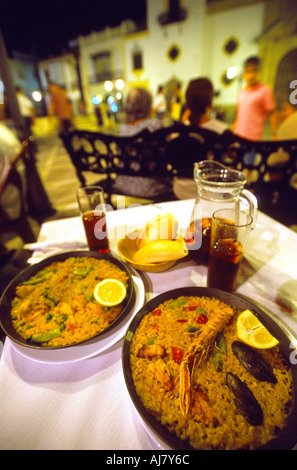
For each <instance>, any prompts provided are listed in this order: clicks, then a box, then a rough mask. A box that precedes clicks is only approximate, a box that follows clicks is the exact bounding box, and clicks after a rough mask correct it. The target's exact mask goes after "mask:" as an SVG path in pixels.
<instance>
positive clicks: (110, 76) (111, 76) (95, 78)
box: [88, 70, 123, 85]
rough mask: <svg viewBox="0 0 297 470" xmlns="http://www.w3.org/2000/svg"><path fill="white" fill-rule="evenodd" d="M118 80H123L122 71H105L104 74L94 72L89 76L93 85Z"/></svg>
mask: <svg viewBox="0 0 297 470" xmlns="http://www.w3.org/2000/svg"><path fill="white" fill-rule="evenodd" d="M118 78H123V71H122V70H113V71H108V70H107V71H104V72H94V73H92V74H90V75H89V77H88V82H89V84H91V85H93V84H94V83H101V82H105V81H106V80H117V79H118Z"/></svg>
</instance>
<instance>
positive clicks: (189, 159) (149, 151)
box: [61, 125, 218, 184]
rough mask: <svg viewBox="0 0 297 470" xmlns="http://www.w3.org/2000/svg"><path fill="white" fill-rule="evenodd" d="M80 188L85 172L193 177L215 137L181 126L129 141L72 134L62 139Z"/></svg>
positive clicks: (81, 132) (96, 134) (145, 133)
mask: <svg viewBox="0 0 297 470" xmlns="http://www.w3.org/2000/svg"><path fill="white" fill-rule="evenodd" d="M61 138H62V140H63V143H64V146H65V148H66V150H67V152H68V154H69V156H70V158H71V160H72V163H73V164H74V166H75V169H76V172H77V176H78V178H79V180H80V182H81V184H85V178H84V176H83V174H82V173H83V172H84V171H92V172H94V173H98V174H105V175H109V174H112V173H115V174H126V175H129V176H135V175H137V176H146V177H150V176H151V177H154V176H161V175H163V176H171V177H173V176H183V177H189V178H192V177H193V163H194V162H195V161H198V160H201V159H204V158H206V156H207V152H208V151H209V147H210V146H211V145H215V142H216V141H217V139H218V136H217V134H215V133H213V132H211V131H208V130H205V129H197V128H192V127H188V126H183V125H175V126H171V127H167V128H162V129H159V130H157V131H155V132H153V133H151V132H149V131H148V130H143V131H142V132H140V133H138V134H136V135H134V136H129V137H122V136H118V135H109V134H105V133H101V132H90V131H85V130H74V131H72V132H71V133H69V134H67V135H64V136H61Z"/></svg>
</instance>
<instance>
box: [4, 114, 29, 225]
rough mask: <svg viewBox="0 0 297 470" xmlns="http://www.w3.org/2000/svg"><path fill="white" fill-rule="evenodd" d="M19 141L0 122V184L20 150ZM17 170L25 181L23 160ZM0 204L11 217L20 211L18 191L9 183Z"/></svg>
mask: <svg viewBox="0 0 297 470" xmlns="http://www.w3.org/2000/svg"><path fill="white" fill-rule="evenodd" d="M21 147H22V145H21V142H20V140H19V139H18V137H17V136H16V134H15V133H14V132H13V131H12V130H11V129H9V128H8V127H7V126H6V125H5V124H4V122H0V185H1V183H2V182H3V181H4V179H5V178H6V176H7V174H8V171H9V169H10V162H11V160H13V159H14V158H15V157H16V156H17V154H18V153H19V152H20V150H21ZM18 171H19V172H20V175H21V176H22V178H23V182H24V183H25V167H24V164H23V162H19V163H18ZM1 205H2V207H3V208H4V210H5V212H6V213H7V215H8V216H9V218H11V219H17V218H18V217H19V213H20V201H19V193H18V191H17V190H16V189H15V188H14V187H13V186H11V185H9V186H8V187H7V188H6V189H5V190H4V193H3V194H2V195H1Z"/></svg>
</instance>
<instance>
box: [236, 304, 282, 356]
mask: <svg viewBox="0 0 297 470" xmlns="http://www.w3.org/2000/svg"><path fill="white" fill-rule="evenodd" d="M237 336H238V338H239V339H240V340H241V341H243V342H244V343H246V344H248V345H249V346H252V347H254V348H257V349H269V348H273V347H274V346H276V345H277V344H278V343H279V342H278V340H277V339H276V338H274V336H272V335H271V334H270V333H269V331H268V330H267V329H266V328H265V326H264V325H263V324H262V323H261V322H260V320H259V319H258V318H257V317H256V315H254V314H253V313H252V312H251V311H250V310H245V311H244V312H242V313H241V314H240V315H239V317H238V319H237Z"/></svg>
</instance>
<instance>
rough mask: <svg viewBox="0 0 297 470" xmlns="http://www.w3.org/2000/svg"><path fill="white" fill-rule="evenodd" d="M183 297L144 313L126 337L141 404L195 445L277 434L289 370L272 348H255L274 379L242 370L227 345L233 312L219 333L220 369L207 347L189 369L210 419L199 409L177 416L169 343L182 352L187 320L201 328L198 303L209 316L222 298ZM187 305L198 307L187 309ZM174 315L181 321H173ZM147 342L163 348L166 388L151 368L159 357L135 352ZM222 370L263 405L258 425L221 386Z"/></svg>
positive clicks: (232, 336) (229, 445)
mask: <svg viewBox="0 0 297 470" xmlns="http://www.w3.org/2000/svg"><path fill="white" fill-rule="evenodd" d="M184 301H186V303H185V304H184V305H183V306H181V307H176V306H174V305H173V304H171V300H169V301H166V302H164V303H163V304H161V305H160V306H159V307H158V309H159V310H160V311H158V310H157V315H156V309H155V310H154V311H153V312H150V313H149V314H147V315H146V316H145V317H144V318H143V319H142V320H141V322H140V324H139V326H138V327H137V329H136V331H135V334H134V337H133V339H132V342H131V349H130V362H131V369H132V376H133V380H134V384H135V388H136V391H137V393H138V395H139V397H140V398H141V400H142V402H143V404H144V406H145V407H146V408H147V409H148V410H149V411H150V412H151V413H152V414H153V415H154V416H155V417H156V418H157V419H158V420H159V421H160V422H161V423H162V424H163V425H164V426H166V427H167V428H168V429H169V430H170V431H171V432H172V433H173V434H175V435H176V436H178V437H179V438H181V439H183V440H186V441H188V442H189V443H190V444H191V445H192V446H193V447H194V448H197V449H241V448H245V449H255V448H257V447H259V446H261V445H264V444H265V443H267V442H268V441H270V440H271V439H273V438H275V437H277V434H278V433H279V431H280V430H281V429H282V428H283V427H284V426H285V423H286V419H287V416H288V415H289V413H290V411H291V409H292V403H293V387H292V375H291V371H290V370H289V368H288V367H287V366H286V365H285V361H284V360H283V358H282V356H281V354H280V353H279V351H278V349H277V348H273V349H269V350H261V351H258V353H260V354H261V355H262V357H263V358H264V359H265V360H266V362H268V363H269V364H270V365H271V366H272V367H273V372H274V375H275V376H276V378H277V383H276V384H271V383H267V382H260V381H258V380H256V379H255V378H254V377H253V376H252V375H251V374H250V373H249V372H247V371H246V369H245V368H244V367H243V366H242V364H241V363H240V362H239V361H238V359H237V358H236V357H235V355H234V354H233V352H232V350H231V344H232V342H233V341H235V340H238V338H237V334H236V319H237V316H238V314H239V312H238V311H237V312H235V314H234V317H233V319H232V320H231V322H230V323H229V324H228V325H227V326H226V327H225V329H224V332H223V334H224V337H225V340H226V344H227V354H222V358H223V368H222V370H221V371H220V372H218V371H216V370H215V368H214V365H213V361H212V354H213V352H210V354H209V355H208V356H207V359H206V360H205V361H204V362H203V363H202V364H201V365H199V366H196V367H195V370H194V374H193V386H194V387H197V385H198V386H199V387H200V390H201V389H202V390H203V391H204V392H205V393H206V395H207V397H208V400H209V407H210V409H211V411H212V413H213V414H214V416H215V418H216V419H215V423H212V422H210V421H207V419H205V418H201V413H200V414H199V413H198V414H196V415H195V414H194V412H190V414H189V415H188V416H187V417H184V416H183V415H182V413H181V410H180V401H179V370H180V365H179V364H178V363H177V362H175V360H174V355H173V349H172V348H179V349H181V350H182V351H183V354H184V353H185V352H186V351H187V349H188V347H189V346H190V344H191V343H192V341H193V340H194V339H195V338H196V335H197V333H189V332H188V331H187V330H188V329H189V325H191V326H195V327H197V328H199V331H201V328H204V327H205V325H203V324H202V325H201V324H199V323H197V321H196V319H197V317H198V316H199V313H198V314H197V312H201V308H203V309H204V310H205V312H206V315H207V317H208V318H209V319H211V318H213V316H214V315H216V312H217V311H218V310H219V309H220V308H222V307H226V304H224V303H223V302H221V301H219V300H217V299H210V298H206V297H201V298H199V297H187V298H186V299H184ZM170 306H171V307H172V306H173V308H170ZM189 307H191V308H193V307H197V308H198V309H200V310H196V309H195V310H189ZM187 310H188V311H187ZM178 319H179V320H182V321H177V320H178ZM152 342H153V344H156V345H161V346H163V347H164V348H165V351H166V355H165V356H164V357H163V358H162V359H161V360H162V361H164V362H165V363H166V365H167V367H168V370H169V372H170V376H171V379H172V387H171V389H170V390H166V388H165V386H164V383H162V379H160V378H159V377H158V376H157V374H156V373H155V371H154V369H153V368H152V367H151V366H152V363H153V362H156V361H158V360H159V361H160V358H157V357H153V358H142V357H139V351H140V349H141V348H142V347H144V346H145V345H147V344H148V343H152ZM227 372H232V373H234V374H236V375H237V376H238V377H239V378H240V379H241V380H242V381H243V382H245V383H246V385H247V386H248V387H249V389H250V390H251V391H252V393H253V394H254V396H255V397H256V399H257V401H258V403H259V404H260V406H261V408H262V410H263V415H264V420H263V424H261V425H258V426H252V425H250V424H249V423H248V422H247V420H246V419H245V418H244V417H243V416H242V415H241V414H240V413H239V412H238V410H237V408H236V406H235V403H234V395H233V394H232V392H231V391H230V389H229V388H228V386H227V385H226V373H227ZM203 406H204V405H203V404H202V407H203ZM202 416H203V410H202ZM203 421H204V422H203Z"/></svg>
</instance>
